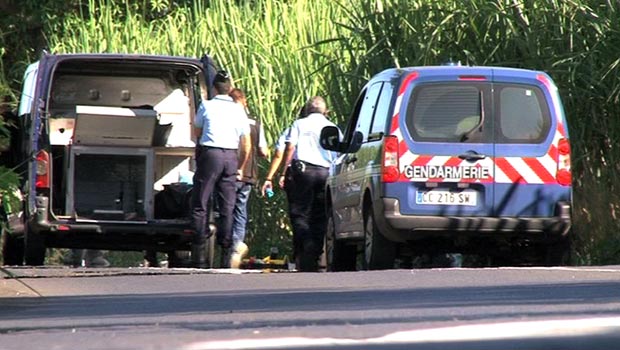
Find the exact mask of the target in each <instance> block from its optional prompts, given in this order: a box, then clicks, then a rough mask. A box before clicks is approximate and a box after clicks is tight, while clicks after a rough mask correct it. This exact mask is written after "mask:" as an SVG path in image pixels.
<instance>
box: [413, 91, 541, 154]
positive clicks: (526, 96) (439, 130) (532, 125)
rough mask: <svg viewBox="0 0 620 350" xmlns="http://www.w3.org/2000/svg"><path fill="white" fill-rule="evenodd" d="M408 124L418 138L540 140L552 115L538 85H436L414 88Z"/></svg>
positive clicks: (495, 140)
mask: <svg viewBox="0 0 620 350" xmlns="http://www.w3.org/2000/svg"><path fill="white" fill-rule="evenodd" d="M406 124H407V128H408V130H409V132H410V134H411V135H412V137H413V139H414V140H416V141H419V142H455V143H461V142H469V143H489V142H497V143H540V142H542V141H543V140H544V139H545V137H546V135H547V134H548V132H549V129H550V127H551V117H550V112H549V107H548V106H547V104H546V101H545V97H544V94H543V92H542V90H540V88H538V87H535V86H529V85H520V84H488V83H475V84H463V83H433V84H426V85H418V86H417V87H416V88H415V91H414V92H413V94H412V97H411V98H410V100H409V103H408V105H407V116H406Z"/></svg>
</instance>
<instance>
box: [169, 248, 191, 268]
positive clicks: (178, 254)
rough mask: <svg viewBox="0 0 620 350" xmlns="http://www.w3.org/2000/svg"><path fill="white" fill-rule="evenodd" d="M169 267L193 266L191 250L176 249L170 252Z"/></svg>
mask: <svg viewBox="0 0 620 350" xmlns="http://www.w3.org/2000/svg"><path fill="white" fill-rule="evenodd" d="M167 254H168V267H169V268H175V267H191V266H192V261H191V256H190V252H189V251H186V250H174V251H171V252H168V253H167Z"/></svg>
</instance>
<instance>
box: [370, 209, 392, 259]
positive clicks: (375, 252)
mask: <svg viewBox="0 0 620 350" xmlns="http://www.w3.org/2000/svg"><path fill="white" fill-rule="evenodd" d="M395 260H396V244H394V243H393V242H391V241H389V240H388V239H387V238H385V236H383V234H382V233H381V232H380V231H379V228H377V225H376V224H375V219H374V214H373V212H372V209H369V210H367V211H366V214H365V215H364V268H365V269H367V270H386V269H393V268H394V263H395Z"/></svg>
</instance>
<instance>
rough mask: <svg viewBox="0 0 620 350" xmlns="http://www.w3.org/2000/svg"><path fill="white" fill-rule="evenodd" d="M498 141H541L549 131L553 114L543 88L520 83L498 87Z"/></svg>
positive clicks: (496, 88) (496, 87)
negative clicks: (520, 84)
mask: <svg viewBox="0 0 620 350" xmlns="http://www.w3.org/2000/svg"><path fill="white" fill-rule="evenodd" d="M495 90H496V95H497V99H496V101H497V103H496V109H498V111H499V113H498V118H497V119H498V128H497V129H498V135H497V138H496V140H497V142H498V143H534V142H535V143H538V142H541V141H542V140H543V139H544V138H545V136H546V135H547V134H548V131H549V128H550V120H551V117H550V115H549V108H548V107H547V104H546V103H545V98H544V95H543V93H542V91H541V90H540V89H539V88H537V87H532V86H527V85H523V86H519V85H496V86H495Z"/></svg>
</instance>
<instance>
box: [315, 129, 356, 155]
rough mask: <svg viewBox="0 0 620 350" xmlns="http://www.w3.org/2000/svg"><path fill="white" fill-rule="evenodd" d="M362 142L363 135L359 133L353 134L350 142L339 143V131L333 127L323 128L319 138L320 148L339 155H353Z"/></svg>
mask: <svg viewBox="0 0 620 350" xmlns="http://www.w3.org/2000/svg"><path fill="white" fill-rule="evenodd" d="M363 142H364V134H362V133H361V132H359V131H356V132H355V133H354V134H353V137H352V138H351V141H350V142H342V141H340V129H338V128H337V127H335V126H326V127H324V128H323V130H321V136H320V138H319V143H320V144H321V147H323V148H324V149H326V150H328V151H335V152H339V153H355V152H357V151H358V150H359V149H360V147H362V143H363Z"/></svg>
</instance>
